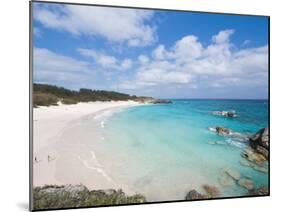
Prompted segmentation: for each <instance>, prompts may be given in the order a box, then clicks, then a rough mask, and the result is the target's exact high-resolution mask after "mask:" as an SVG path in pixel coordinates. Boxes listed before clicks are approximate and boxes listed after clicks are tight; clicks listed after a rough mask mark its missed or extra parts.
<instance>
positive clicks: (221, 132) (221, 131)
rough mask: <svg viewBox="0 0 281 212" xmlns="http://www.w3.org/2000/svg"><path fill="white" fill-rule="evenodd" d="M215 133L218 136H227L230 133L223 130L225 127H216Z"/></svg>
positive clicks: (225, 129)
mask: <svg viewBox="0 0 281 212" xmlns="http://www.w3.org/2000/svg"><path fill="white" fill-rule="evenodd" d="M216 132H217V133H218V134H219V135H229V133H230V130H229V129H227V128H225V127H216Z"/></svg>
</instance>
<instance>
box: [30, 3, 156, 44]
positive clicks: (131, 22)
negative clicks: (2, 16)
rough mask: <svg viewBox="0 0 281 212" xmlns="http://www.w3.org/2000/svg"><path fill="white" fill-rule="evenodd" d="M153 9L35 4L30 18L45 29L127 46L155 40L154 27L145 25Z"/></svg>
mask: <svg viewBox="0 0 281 212" xmlns="http://www.w3.org/2000/svg"><path fill="white" fill-rule="evenodd" d="M152 17H153V12H152V11H147V10H139V9H138V10H135V9H125V8H107V7H90V6H78V5H75V6H73V5H52V6H48V7H47V6H43V5H42V4H38V5H37V6H36V7H35V10H34V18H35V20H37V21H39V22H40V23H41V24H43V26H44V27H46V28H51V29H56V30H61V31H66V32H70V33H71V34H74V35H76V36H80V35H89V36H101V37H104V38H106V39H107V40H109V41H112V42H120V43H122V42H126V43H127V44H128V45H129V46H145V45H150V44H152V43H153V42H154V41H155V40H156V35H155V26H152V25H150V24H147V21H148V20H150V19H152Z"/></svg>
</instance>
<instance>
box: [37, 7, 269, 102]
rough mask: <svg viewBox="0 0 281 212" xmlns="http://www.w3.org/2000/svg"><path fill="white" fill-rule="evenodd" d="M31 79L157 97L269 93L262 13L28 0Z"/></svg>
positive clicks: (265, 21)
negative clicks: (32, 0) (30, 3)
mask: <svg viewBox="0 0 281 212" xmlns="http://www.w3.org/2000/svg"><path fill="white" fill-rule="evenodd" d="M33 14H34V15H33V16H34V20H33V34H34V40H33V45H34V81H35V82H39V83H47V84H53V85H58V86H63V87H66V88H69V89H79V88H82V87H83V88H91V89H104V90H115V91H120V92H125V93H129V94H136V95H146V96H153V97H160V98H239V99H241V98H242V99H245V98H246V99H248V98H250V99H256V98H267V97H268V96H267V93H268V90H267V89H268V19H267V18H266V17H257V16H236V15H222V14H207V13H192V12H172V11H160V10H136V9H124V8H107V7H92V6H77V5H62V4H49V3H44V4H42V3H33Z"/></svg>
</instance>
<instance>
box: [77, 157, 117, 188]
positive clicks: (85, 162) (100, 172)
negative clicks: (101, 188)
mask: <svg viewBox="0 0 281 212" xmlns="http://www.w3.org/2000/svg"><path fill="white" fill-rule="evenodd" d="M91 153H92V152H91ZM77 158H78V160H80V161H81V162H82V163H83V165H84V166H85V167H86V168H87V169H92V170H95V171H96V172H98V173H99V174H101V175H102V176H103V177H105V178H106V179H107V181H108V182H111V183H112V184H114V185H116V183H115V182H114V181H113V180H112V179H111V177H109V176H108V175H107V174H106V172H105V171H104V170H103V169H102V168H100V167H93V166H90V165H89V164H88V161H86V160H83V159H82V158H81V157H80V155H78V156H77Z"/></svg>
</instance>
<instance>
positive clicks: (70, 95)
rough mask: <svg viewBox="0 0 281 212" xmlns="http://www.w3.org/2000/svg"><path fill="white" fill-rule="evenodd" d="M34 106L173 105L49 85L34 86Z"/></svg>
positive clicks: (141, 98)
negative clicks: (136, 103) (121, 103)
mask: <svg viewBox="0 0 281 212" xmlns="http://www.w3.org/2000/svg"><path fill="white" fill-rule="evenodd" d="M33 92H34V93H33V105H34V106H35V107H37V106H51V105H58V102H59V101H61V103H63V104H77V103H78V102H94V101H127V100H132V101H137V102H140V103H153V104H161V103H171V101H170V100H163V99H154V98H152V97H144V96H139V97H138V96H135V95H129V94H124V93H119V92H115V91H105V90H91V89H86V88H81V89H80V90H79V91H74V90H69V89H66V88H63V87H58V86H54V85H47V84H37V83H34V84H33Z"/></svg>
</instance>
